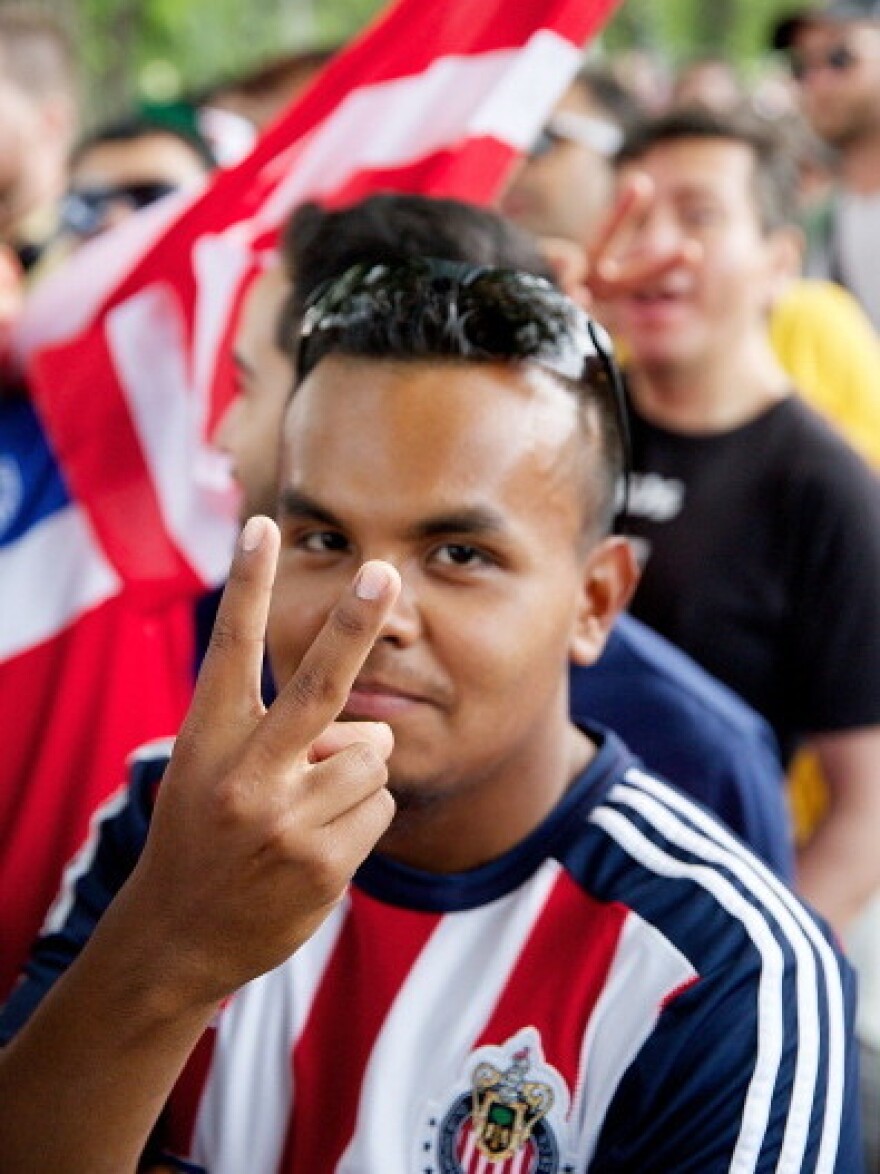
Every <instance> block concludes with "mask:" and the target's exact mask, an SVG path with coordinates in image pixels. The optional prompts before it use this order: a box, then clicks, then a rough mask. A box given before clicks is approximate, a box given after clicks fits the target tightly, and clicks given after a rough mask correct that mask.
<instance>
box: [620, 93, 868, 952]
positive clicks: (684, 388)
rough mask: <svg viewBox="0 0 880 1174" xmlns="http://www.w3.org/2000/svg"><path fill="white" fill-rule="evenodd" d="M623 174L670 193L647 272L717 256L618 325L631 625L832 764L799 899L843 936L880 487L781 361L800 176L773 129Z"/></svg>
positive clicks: (687, 145) (658, 145)
mask: <svg viewBox="0 0 880 1174" xmlns="http://www.w3.org/2000/svg"><path fill="white" fill-rule="evenodd" d="M619 170H620V175H621V177H622V178H623V179H626V177H627V176H628V175H629V174H630V173H631V171H632V170H638V171H640V172H646V173H647V174H648V175H649V176H650V178H651V180H652V181H653V184H654V186H655V192H656V198H655V200H654V203H653V205H652V207H651V209H650V210H649V212H648V213H647V214H646V216H645V217H644V218H643V221H642V223H641V225H640V226H639V227H638V228H637V229H636V230H635V232H634V234H633V236H632V239H631V241H630V243H629V248H630V252H631V256H633V257H635V256H637V255H640V254H641V255H644V256H650V254H651V253H652V252H653V251H656V250H660V249H670V248H674V247H675V245H676V243H677V242H678V241H679V240H680V239H681V240H683V239H685V238H691V239H694V238H695V239H696V240H697V241H699V243H700V246H701V255H700V256H699V257H697V258H695V259H693V260H684V261H682V263H681V264H679V265H678V266H676V267H675V268H673V269H671V270H670V271H669V272H667V273H666V274H665V275H664V276H662V277H660V278H658V279H657V280H656V281H653V282H648V283H646V284H645V285H643V286H642V287H641V288H640V289H639V291H638V292H636V293H634V294H632V295H629V296H625V297H622V298H620V299H618V301H617V302H616V304H615V306H614V314H615V326H616V328H617V329H618V331H619V333H620V335H621V336H622V338H623V339H624V340H625V343H626V347H627V352H628V354H629V356H630V364H629V376H630V393H631V402H632V408H633V442H634V458H635V469H636V478H635V482H634V485H633V492H632V495H631V498H630V505H629V530H630V532H631V533H633V534H634V535H635V536H636V539H637V541H638V542H639V544H640V545H641V547H642V551H643V554H644V556H645V560H646V562H645V572H644V577H643V579H642V581H641V584H640V586H639V589H638V591H637V593H636V597H635V600H634V604H633V609H632V610H633V611H634V613H635V614H636V615H637V616H639V617H640V618H642V619H644V620H646V621H647V622H648V623H649V624H651V625H652V626H653V627H655V628H656V629H658V630H659V631H661V632H663V634H664V635H666V636H667V637H669V638H671V639H672V640H673V641H674V642H676V643H678V644H679V645H680V646H681V647H683V648H684V649H685V650H686V651H687V652H689V653H690V654H691V655H692V656H694V657H695V659H696V660H698V661H699V662H701V663H702V664H703V665H704V666H705V667H706V668H708V669H709V670H710V671H711V672H713V673H714V674H715V675H716V676H718V677H720V678H721V679H722V680H723V681H725V682H726V683H727V684H729V685H731V686H732V687H733V688H735V689H736V690H737V691H738V692H739V693H740V694H742V695H743V696H744V697H745V698H746V699H747V700H748V701H750V702H751V703H752V704H753V705H754V706H755V707H756V708H757V709H758V710H760V711H761V712H762V713H764V715H765V716H766V717H768V718H769V719H770V721H771V723H772V724H773V726H774V727H775V729H776V731H777V734H778V736H779V739H780V742H781V744H782V746H783V749H784V752H785V753H786V755H789V754H790V753H791V752H792V750H793V749H794V747H795V746H796V745H797V743H798V742H799V741H801V740H806V741H808V742H809V744H810V745H811V746H812V747H813V748H814V749H815V751H816V753H817V755H818V758H819V760H820V763H821V766H822V769H823V772H824V774H825V777H826V780H827V783H828V786H829V791H830V796H831V803H830V806H829V810H828V814H827V816H826V817H825V818H824V820H823V821H822V823H821V824H820V826H819V828H818V831H817V832H816V834H815V836H814V837H813V839H812V840H811V842H810V843H809V845H808V846H807V847H806V848H805V850H804V851H803V853H802V856H801V859H800V861H799V883H800V888H801V890H802V891H803V893H804V894H805V895H806V896H807V898H808V899H809V900H811V901H812V902H813V903H814V904H815V905H816V906H817V907H818V908H819V909H821V910H822V911H823V912H824V913H825V914H826V915H827V916H828V917H830V918H831V920H832V921H833V922H835V923H836V924H837V926H838V927H839V928H841V929H842V928H844V927H846V926H847V925H848V924H849V922H850V921H851V920H852V918H853V917H854V916H855V915H856V914H857V913H858V912H859V910H860V909H861V908H862V907H863V905H864V904H865V902H866V901H867V900H868V899H869V897H870V896H871V895H872V893H874V892H875V891H876V890H877V889H878V888H880V856H878V854H877V851H876V844H877V841H878V836H880V485H878V482H877V480H876V479H875V477H874V476H873V474H871V473H870V472H869V471H868V469H867V468H866V467H865V466H864V465H863V464H862V463H861V462H860V461H859V459H858V458H857V457H856V456H855V455H854V454H853V453H852V452H851V451H850V450H849V449H848V447H847V446H846V445H845V444H844V442H843V441H841V440H839V439H838V438H837V437H836V436H835V435H834V434H833V433H832V432H831V431H830V429H829V428H828V426H826V425H825V424H824V423H823V422H822V421H821V420H820V419H819V418H818V417H817V416H816V415H814V414H813V413H812V412H811V410H810V409H809V408H807V407H806V406H805V405H804V404H803V403H802V402H801V401H800V400H799V399H798V398H797V397H795V396H794V395H793V394H792V388H791V387H790V385H789V382H788V379H787V376H786V375H785V373H784V372H783V370H782V369H781V367H780V366H779V364H778V362H777V360H776V359H775V357H774V355H773V353H772V351H771V349H770V344H769V342H768V337H767V331H766V315H767V311H768V309H769V307H770V305H771V304H772V301H773V299H774V297H775V296H776V295H777V293H778V292H779V289H780V288H781V285H782V283H783V282H784V281H786V280H787V279H788V277H789V275H790V274H791V272H792V271H793V269H794V268H795V267H796V261H797V256H798V249H799V241H798V237H797V233H796V232H795V230H794V229H792V228H790V227H789V225H788V223H787V220H786V218H787V216H789V215H791V214H792V213H793V211H794V200H793V197H792V196H791V195H789V194H788V189H787V187H786V180H787V176H788V171H787V168H786V166H785V161H784V159H783V158H782V156H781V155H780V154H779V152H778V149H777V147H776V144H775V143H774V141H773V140H772V139H771V138H769V137H767V134H766V132H765V131H763V130H762V129H760V128H755V127H753V126H752V124H751V123H750V122H746V121H742V122H741V121H739V120H738V119H736V118H730V117H729V116H719V115H710V114H708V113H699V114H698V113H695V112H679V113H675V114H672V115H668V116H666V117H664V118H660V119H657V120H653V121H652V122H650V123H646V124H644V125H643V126H641V127H640V128H638V129H637V130H636V131H634V132H633V133H632V134H631V135H630V136H629V137H628V139H627V142H626V143H625V144H624V147H623V150H622V152H621V156H620V161H619Z"/></svg>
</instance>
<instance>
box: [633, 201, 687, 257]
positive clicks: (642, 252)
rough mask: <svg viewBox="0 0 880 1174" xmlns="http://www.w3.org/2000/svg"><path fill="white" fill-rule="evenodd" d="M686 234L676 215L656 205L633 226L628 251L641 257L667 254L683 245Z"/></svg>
mask: <svg viewBox="0 0 880 1174" xmlns="http://www.w3.org/2000/svg"><path fill="white" fill-rule="evenodd" d="M684 236H685V234H684V232H683V230H682V228H681V225H680V224H679V223H678V222H677V220H676V218H675V216H673V215H671V214H670V213H669V212H668V211H667V210H665V209H663V208H661V207H657V206H656V205H655V207H654V208H652V209H650V210H649V211H648V212H647V213H646V214H645V216H644V217H643V218H642V219H641V220H640V221H639V223H638V224H636V225H635V226H634V227H633V230H632V233H631V236H630V240H629V248H628V249H627V252H628V253H629V254H630V255H631V256H634V257H638V258H639V259H642V258H647V257H653V256H658V257H659V256H665V255H668V254H670V253H673V252H675V251H676V250H677V249H679V248H680V247H681V245H682V244H683V241H684Z"/></svg>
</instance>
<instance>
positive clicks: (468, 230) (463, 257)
mask: <svg viewBox="0 0 880 1174" xmlns="http://www.w3.org/2000/svg"><path fill="white" fill-rule="evenodd" d="M283 253H284V258H285V262H286V264H287V267H288V271H289V273H290V276H291V279H292V281H293V296H292V298H291V301H290V304H289V306H288V308H287V310H286V312H285V314H284V315H283V319H284V320H286V327H287V332H288V333H291V334H294V335H295V333H296V330H297V328H298V324H299V319H300V317H301V315H302V307H303V305H304V303H305V301H306V300H307V299H308V297H309V295H310V294H311V293H312V291H313V290H315V289H316V288H317V287H318V286H319V285H322V284H323V283H324V282H326V281H329V280H331V279H332V278H334V277H338V276H339V275H340V274H342V273H344V272H345V270H346V269H349V268H350V267H351V266H352V265H356V264H358V263H360V262H368V263H369V262H376V263H379V262H393V261H405V260H407V259H409V258H410V257H418V256H431V257H438V258H443V259H445V260H447V261H462V262H467V263H469V264H471V265H500V266H503V267H505V268H508V269H521V270H523V271H525V272H527V273H535V274H537V275H538V276H539V277H545V278H547V279H548V280H551V281H552V280H553V272H552V270H551V268H550V266H549V264H548V262H547V260H546V258H545V257H544V256H543V254H542V253H540V252H539V250H538V246H537V244H536V242H535V240H534V238H533V237H532V236H531V235H530V234H529V233H527V232H525V231H524V230H523V229H520V228H517V227H516V226H515V225H513V224H511V223H510V222H509V221H507V220H504V219H503V218H502V217H500V216H498V215H497V214H496V213H494V212H491V211H489V210H488V209H486V208H480V207H477V205H475V204H467V203H464V202H463V201H461V200H444V199H434V198H431V197H428V196H417V195H407V194H397V193H388V192H386V193H381V194H379V195H375V196H370V197H368V198H367V199H365V200H362V201H361V202H360V203H358V204H353V205H351V206H350V207H347V208H341V209H336V210H327V209H324V208H321V207H320V206H319V205H318V204H312V203H309V204H303V205H301V206H300V207H299V208H298V209H297V210H296V212H295V213H294V214H293V216H292V218H291V220H290V223H289V224H288V227H287V231H286V233H285V238H284V245H283ZM282 329H284V327H283V328H282Z"/></svg>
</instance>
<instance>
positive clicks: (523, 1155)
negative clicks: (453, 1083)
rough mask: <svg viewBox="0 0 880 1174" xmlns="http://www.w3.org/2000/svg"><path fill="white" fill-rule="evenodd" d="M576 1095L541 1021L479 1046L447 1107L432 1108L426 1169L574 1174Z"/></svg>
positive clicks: (438, 1173) (434, 1172) (451, 1173)
mask: <svg viewBox="0 0 880 1174" xmlns="http://www.w3.org/2000/svg"><path fill="white" fill-rule="evenodd" d="M569 1099H570V1098H569V1093H568V1089H567V1088H566V1086H565V1081H564V1080H563V1079H562V1077H561V1076H560V1074H559V1073H558V1072H557V1071H556V1069H555V1068H553V1067H552V1066H551V1065H550V1064H548V1063H547V1062H546V1061H545V1060H544V1054H543V1050H542V1048H541V1040H540V1037H539V1035H538V1033H537V1031H536V1030H535V1029H534V1028H533V1027H528V1028H525V1029H524V1030H523V1031H520V1032H519V1033H518V1034H517V1035H515V1036H514V1037H513V1038H512V1039H509V1040H508V1041H507V1042H506V1043H505V1044H502V1045H501V1046H500V1047H491V1046H490V1047H484V1048H480V1049H478V1050H477V1051H476V1052H474V1053H472V1054H471V1056H469V1057H468V1061H467V1064H466V1065H465V1070H464V1073H463V1076H462V1080H461V1081H460V1083H459V1084H458V1086H457V1087H456V1089H454V1090H453V1091H452V1092H451V1094H450V1096H449V1098H448V1099H447V1100H446V1101H445V1103H444V1107H439V1106H438V1107H437V1108H438V1111H432V1112H431V1113H430V1114H429V1118H428V1120H427V1122H426V1129H425V1136H424V1140H423V1143H422V1153H421V1155H420V1157H421V1171H422V1174H569V1172H571V1171H572V1170H573V1169H574V1167H573V1166H571V1165H570V1164H569V1163H568V1161H567V1160H566V1157H565V1153H564V1150H565V1147H564V1145H563V1144H562V1139H563V1138H564V1135H565V1120H566V1116H567V1113H568V1106H569Z"/></svg>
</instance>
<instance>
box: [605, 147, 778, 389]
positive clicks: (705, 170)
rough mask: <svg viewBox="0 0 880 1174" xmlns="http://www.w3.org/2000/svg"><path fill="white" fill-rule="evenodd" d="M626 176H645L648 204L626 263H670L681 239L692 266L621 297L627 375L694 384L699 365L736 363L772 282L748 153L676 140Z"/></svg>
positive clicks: (770, 249)
mask: <svg viewBox="0 0 880 1174" xmlns="http://www.w3.org/2000/svg"><path fill="white" fill-rule="evenodd" d="M632 167H633V169H634V170H638V171H639V172H642V173H646V174H647V175H648V176H650V178H651V180H652V181H653V184H654V189H655V198H654V200H653V203H652V204H651V206H650V208H649V209H648V211H647V213H646V214H645V216H644V217H643V219H642V221H641V223H640V224H639V225H637V226H636V227H635V228H634V230H633V233H632V236H631V239H630V241H629V244H628V249H627V256H631V257H636V256H638V257H640V258H646V257H649V256H652V255H654V254H657V255H660V254H661V253H663V252H669V253H671V252H674V251H675V250H676V249H677V248H679V247H680V246H681V245H682V244H683V243H684V242H685V241H686V240H687V239H691V240H696V241H697V242H699V245H700V247H701V253H702V257H701V259H700V260H699V261H682V262H681V263H680V264H679V265H677V266H676V267H675V268H673V269H672V270H670V271H669V272H667V273H665V274H664V275H663V276H662V277H659V278H656V279H654V280H653V281H650V282H648V283H646V284H645V285H644V286H642V287H640V288H639V289H638V290H637V291H635V292H633V293H631V294H628V295H625V296H623V297H621V298H620V299H619V300H618V301H616V302H615V303H614V307H613V311H614V317H613V321H614V326H615V329H616V330H617V331H619V333H620V335H621V337H622V339H623V340H625V343H626V346H627V350H628V354H629V356H630V360H631V362H632V365H633V366H634V367H635V368H639V367H641V368H643V369H648V370H650V369H652V368H655V369H658V370H662V369H667V368H681V367H683V368H685V369H689V370H690V371H691V372H692V373H693V374H694V375H699V372H700V369H701V367H702V366H703V365H704V364H707V363H716V364H717V363H719V362H721V363H724V362H725V361H726V360H727V359H728V358H729V357H730V356H731V355H733V354H736V353H737V351H736V349H735V348H739V347H742V346H743V345H744V343H745V342H746V341H747V340H748V339H749V338H750V336H753V332H754V331H756V330H759V331H761V332H762V334H763V331H764V329H765V326H764V316H765V312H766V310H767V307H768V305H769V303H770V301H771V299H772V296H773V293H774V292H775V288H776V282H777V280H778V263H777V261H776V257H775V241H774V238H773V235H772V234H767V233H765V232H764V231H763V230H762V227H761V223H760V220H759V215H758V209H757V205H756V196H755V192H754V190H753V170H754V160H753V156H752V152H751V149H750V148H749V147H748V146H746V145H745V144H741V143H737V142H733V141H728V140H724V139H697V138H695V139H679V140H677V141H673V142H669V143H664V144H660V145H657V146H655V147H654V148H652V149H651V150H650V151H649V152H648V153H647V154H646V155H644V156H643V157H642V158H640V159H638V160H636V161H635V163H634V164H633V165H632ZM627 173H628V169H627V168H623V170H622V178H626V175H627Z"/></svg>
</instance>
